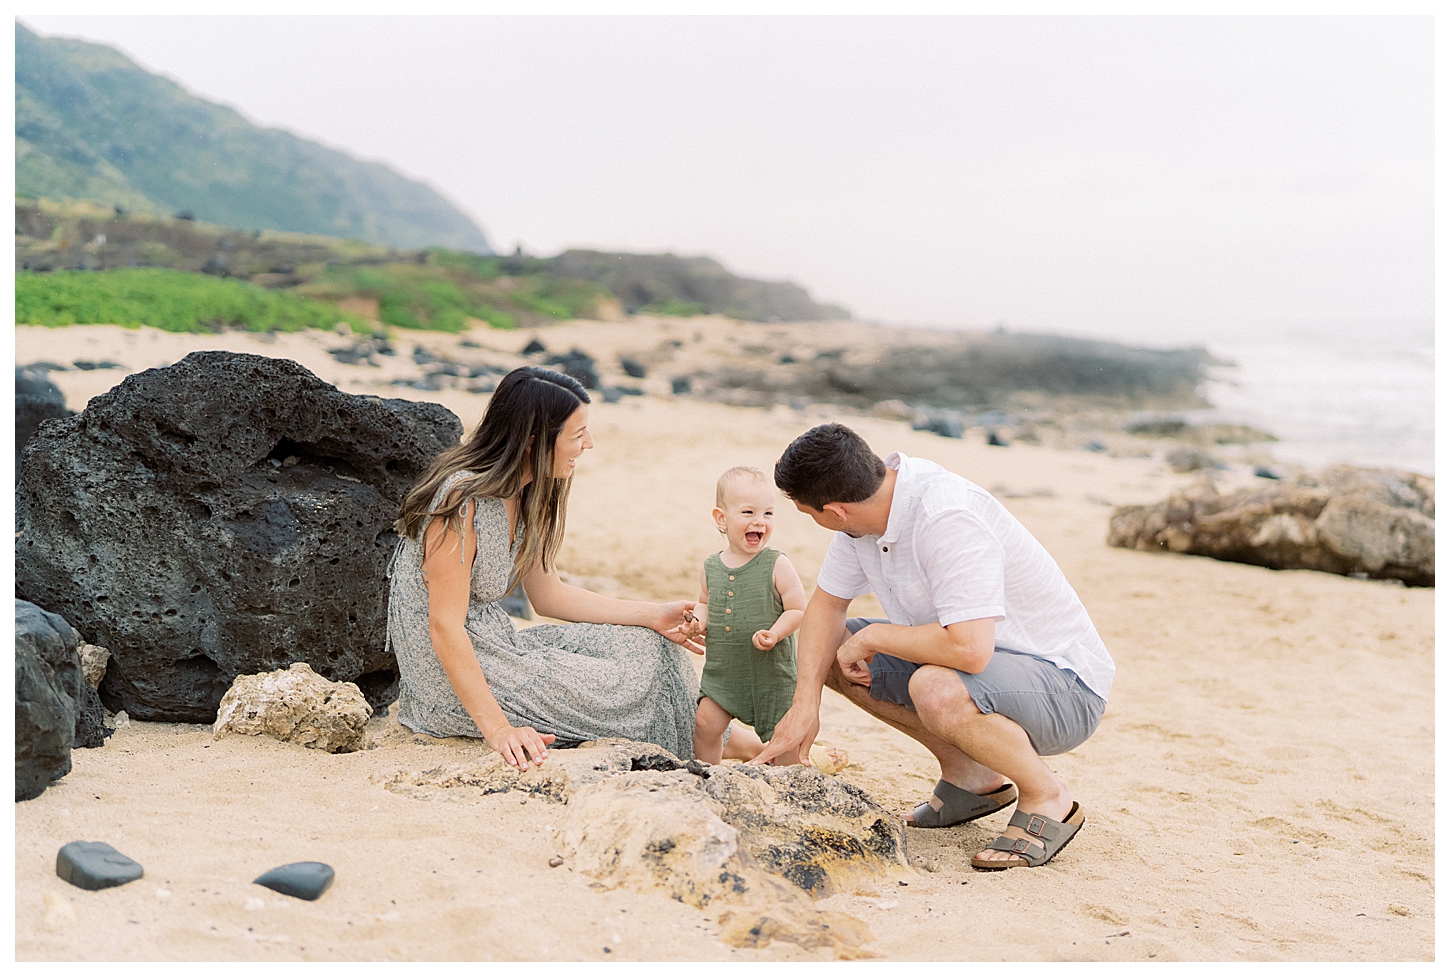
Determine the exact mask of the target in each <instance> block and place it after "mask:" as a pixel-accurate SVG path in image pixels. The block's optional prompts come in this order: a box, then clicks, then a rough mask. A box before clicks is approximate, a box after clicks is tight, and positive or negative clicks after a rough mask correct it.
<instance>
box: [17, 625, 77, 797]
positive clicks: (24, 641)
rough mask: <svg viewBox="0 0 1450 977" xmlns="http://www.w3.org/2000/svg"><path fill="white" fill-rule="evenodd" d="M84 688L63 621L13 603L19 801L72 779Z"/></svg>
mask: <svg viewBox="0 0 1450 977" xmlns="http://www.w3.org/2000/svg"><path fill="white" fill-rule="evenodd" d="M82 687H85V688H88V689H89V688H90V686H88V685H86V680H85V676H84V675H83V674H82V673H81V659H80V656H79V655H78V654H76V633H75V631H74V630H72V628H71V626H70V625H69V624H67V623H66V622H65V619H64V618H62V617H61V616H60V615H58V614H50V613H48V612H46V611H44V610H42V609H41V608H39V607H36V606H35V605H34V604H31V603H29V602H28V601H23V600H17V601H16V602H15V799H16V800H17V801H28V800H30V799H31V798H33V797H39V796H40V795H41V793H42V792H43V791H44V790H45V788H47V787H49V786H50V784H51V782H52V781H54V780H59V779H60V778H61V777H64V776H65V775H66V774H68V773H70V751H71V747H72V746H73V745H74V743H75V733H76V715H77V713H78V711H79V710H78V706H77V700H79V699H80V697H81V688H82Z"/></svg>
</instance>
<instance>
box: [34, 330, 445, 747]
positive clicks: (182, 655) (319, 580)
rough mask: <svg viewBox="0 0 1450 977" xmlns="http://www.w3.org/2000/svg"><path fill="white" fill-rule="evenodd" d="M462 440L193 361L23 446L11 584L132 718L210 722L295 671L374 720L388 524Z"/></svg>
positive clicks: (324, 394)
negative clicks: (104, 655)
mask: <svg viewBox="0 0 1450 977" xmlns="http://www.w3.org/2000/svg"><path fill="white" fill-rule="evenodd" d="M461 432H462V425H461V424H460V423H459V421H458V419H457V418H456V417H454V416H453V414H452V413H450V412H449V411H447V410H446V409H444V408H443V407H440V406H438V405H437V404H429V403H415V402H413V401H406V400H382V399H380V398H377V397H363V396H354V395H351V394H346V393H342V392H341V391H339V390H337V389H336V388H335V387H333V386H331V385H330V384H327V383H324V382H322V381H321V380H319V379H318V378H317V377H316V376H314V375H313V374H312V373H310V372H309V371H307V370H306V369H304V368H303V367H301V366H299V365H298V364H296V363H294V362H292V361H290V360H281V359H272V358H268V357H262V356H253V355H248V354H242V353H228V352H222V351H205V352H198V353H192V354H191V355H190V356H188V357H186V358H185V359H184V360H181V361H180V362H179V363H176V364H173V365H172V366H168V367H162V368H158V369H153V370H147V371H145V372H143V373H137V374H133V375H131V376H129V377H127V378H126V379H125V380H124V381H123V382H122V383H120V384H119V385H118V386H116V387H115V388H113V389H112V390H110V391H109V392H107V393H105V394H102V395H101V396H99V397H97V398H95V399H94V400H92V401H91V402H90V404H89V406H87V408H86V409H85V411H83V412H82V413H81V414H79V415H77V416H75V417H71V418H67V419H65V420H63V421H60V422H57V423H53V424H47V425H46V426H45V429H44V430H42V431H41V432H40V433H39V434H37V435H36V437H35V438H34V440H33V441H32V443H31V445H30V447H29V448H28V449H27V451H26V454H25V468H24V469H23V470H22V472H21V478H20V485H19V489H18V492H17V509H18V515H19V517H20V520H21V522H22V525H23V528H24V531H23V533H22V534H21V536H19V537H18V538H17V540H16V589H17V591H18V593H19V594H20V595H21V596H24V597H26V598H28V599H30V600H34V601H35V602H37V603H39V604H42V605H44V606H45V607H48V608H52V609H54V610H56V611H57V612H59V613H61V614H63V615H64V616H65V617H66V619H67V620H68V621H70V622H71V623H72V624H73V625H74V626H75V627H76V628H78V629H79V630H80V631H81V632H82V633H83V634H85V635H86V636H87V637H88V638H89V640H91V641H93V642H95V643H96V644H100V645H104V646H105V647H106V648H109V649H110V651H111V660H110V663H109V665H108V667H107V669H106V676H105V679H104V680H103V681H102V683H101V688H100V691H101V698H102V700H103V701H105V703H106V704H107V705H108V706H109V707H110V708H112V709H113V710H116V711H120V710H123V709H124V710H125V711H126V712H127V713H128V714H129V715H130V716H131V718H133V719H147V720H167V721H177V722H206V723H210V722H212V721H213V720H214V719H215V718H216V712H217V706H218V704H219V703H220V702H221V698H222V695H223V694H224V693H225V692H226V690H227V688H228V687H229V686H230V685H231V683H232V680H233V679H235V678H236V677H237V676H238V675H250V674H256V673H258V672H270V671H274V670H276V669H278V668H285V667H286V666H287V665H289V664H291V663H293V662H296V661H303V662H307V663H308V664H309V665H311V666H312V668H313V669H314V670H315V671H316V672H317V673H318V674H320V675H322V676H323V677H325V678H328V679H333V680H339V681H353V682H356V683H357V685H358V686H359V688H360V689H361V690H362V692H363V694H364V695H365V696H366V697H367V699H368V701H369V702H370V703H371V704H372V705H373V707H374V708H378V707H381V706H385V705H386V704H387V703H389V702H391V701H392V700H393V699H394V698H396V694H397V693H396V689H397V663H396V660H395V659H394V657H393V656H392V655H391V654H390V653H388V652H387V651H386V650H385V636H386V625H387V581H386V577H385V571H386V566H387V562H388V559H389V557H390V556H391V554H392V550H393V545H394V541H395V538H396V537H395V536H394V534H393V532H392V523H393V520H394V518H395V517H396V515H397V506H398V503H399V501H400V500H401V499H402V497H403V495H404V493H405V492H406V491H407V489H408V488H409V487H410V486H411V485H412V483H413V482H414V481H415V480H416V479H417V478H418V477H419V476H420V475H421V474H422V472H423V470H424V469H425V467H426V466H427V465H428V463H429V462H430V461H431V460H432V458H433V457H434V456H435V455H436V454H437V453H438V452H439V451H441V450H443V449H445V448H447V447H450V446H452V445H454V444H456V443H457V442H458V438H459V435H460V433H461Z"/></svg>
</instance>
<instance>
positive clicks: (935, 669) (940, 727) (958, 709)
mask: <svg viewBox="0 0 1450 977" xmlns="http://www.w3.org/2000/svg"><path fill="white" fill-rule="evenodd" d="M910 688H911V700H912V701H913V702H914V703H916V709H917V713H916V714H917V717H918V721H919V722H920V723H921V725H922V726H923V727H924V729H925V730H927V731H928V732H929V733H931V734H932V735H935V736H937V737H940V738H941V739H943V740H945V741H946V742H948V743H950V744H951V745H952V746H954V747H956V749H958V750H960V751H961V752H962V753H963V754H965V755H967V756H969V757H972V758H973V759H974V760H975V761H976V762H977V763H979V764H984V765H986V766H988V767H990V769H992V770H1000V771H1001V772H1002V774H1003V775H1005V776H1007V777H1010V778H1011V780H1012V782H1013V783H1014V784H1016V785H1017V810H1019V811H1022V812H1024V813H1027V814H1044V815H1046V816H1047V817H1050V818H1052V819H1053V820H1055V821H1061V820H1062V819H1063V818H1064V817H1066V816H1067V813H1068V811H1070V810H1071V809H1072V794H1071V792H1069V791H1068V789H1067V785H1066V784H1064V783H1063V782H1062V781H1060V780H1058V779H1057V778H1056V777H1055V776H1053V774H1052V771H1051V770H1049V769H1048V768H1047V764H1046V763H1044V762H1043V761H1042V758H1041V757H1040V756H1038V755H1037V751H1036V750H1034V749H1033V748H1032V742H1031V740H1029V739H1028V738H1027V733H1026V732H1025V731H1024V730H1023V729H1022V727H1021V726H1018V725H1017V724H1016V723H1014V722H1013V721H1012V720H1010V719H1008V718H1007V717H1006V716H1000V715H997V714H995V713H983V712H982V711H981V710H980V709H978V708H977V704H976V702H974V701H973V700H972V696H971V693H969V692H968V691H967V687H966V686H965V685H963V684H962V680H961V678H960V677H958V675H957V674H956V672H954V671H952V670H951V669H949V668H943V667H941V666H939V665H923V666H922V667H921V668H918V669H917V670H916V672H915V673H914V674H913V675H912V676H911V686H910ZM903 732H905V731H904V730H903ZM1003 833H1004V834H1005V835H1007V836H1008V837H1009V838H1013V839H1022V838H1027V837H1028V835H1027V834H1026V833H1025V832H1023V831H1022V830H1021V829H1020V828H1013V827H1008V828H1007V830H1006V831H1004V832H1003ZM977 857H979V858H981V859H983V860H993V861H997V860H1000V861H1006V860H1009V859H1012V858H1015V857H1016V856H1014V855H1012V854H1011V853H1010V852H1004V851H994V850H991V849H988V850H985V851H983V852H982V853H981V854H979V855H978V856H977Z"/></svg>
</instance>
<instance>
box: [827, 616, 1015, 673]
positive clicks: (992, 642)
mask: <svg viewBox="0 0 1450 977" xmlns="http://www.w3.org/2000/svg"><path fill="white" fill-rule="evenodd" d="M996 636H997V619H996V618H991V617H983V618H978V619H977V620H975V621H958V622H957V623H955V624H948V625H947V626H946V627H942V626H941V625H939V624H918V625H916V626H914V627H907V626H905V625H899V624H868V625H866V626H865V627H864V628H862V629H861V630H860V631H857V632H856V633H855V634H853V635H851V637H850V638H848V639H847V640H846V641H845V642H843V643H842V644H841V647H840V648H839V649H838V650H837V652H836V658H837V660H838V661H839V662H840V663H841V664H842V665H849V664H851V663H853V662H858V661H870V660H871V658H872V657H873V656H874V655H877V654H883V655H891V656H892V657H894V658H900V659H903V660H904V661H909V662H916V663H917V664H918V665H943V666H945V667H947V668H955V669H956V670H957V671H959V672H968V673H970V674H973V675H975V674H977V673H979V672H981V671H982V670H983V669H984V668H986V667H987V663H988V662H990V661H991V660H992V652H993V650H994V649H995V647H996Z"/></svg>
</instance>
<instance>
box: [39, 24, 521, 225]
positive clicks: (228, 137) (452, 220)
mask: <svg viewBox="0 0 1450 977" xmlns="http://www.w3.org/2000/svg"><path fill="white" fill-rule="evenodd" d="M15 193H16V196H18V197H25V198H40V197H50V198H54V199H67V198H73V199H82V200H95V201H99V202H101V203H105V204H115V205H119V206H122V207H126V208H132V209H138V210H148V211H153V212H155V213H157V214H159V215H170V214H172V213H187V214H190V215H192V216H194V217H195V218H196V219H197V220H202V221H208V222H210V223H213V224H220V225H223V226H226V227H236V228H260V229H266V230H277V231H295V232H300V233H304V234H325V235H328V236H331V237H340V238H359V239H361V240H364V241H369V242H372V243H375V244H384V245H388V246H390V247H394V248H422V247H430V246H433V247H447V248H455V249H459V250H464V251H472V252H475V253H481V254H492V253H493V252H492V249H491V248H490V247H489V244H488V239H487V238H486V237H485V236H484V233H483V231H482V230H480V229H479V227H478V225H477V224H475V223H474V222H473V221H472V220H471V219H470V218H469V217H468V216H467V215H466V214H464V213H462V212H461V211H459V210H458V209H457V208H456V207H454V206H453V205H452V204H450V203H449V202H448V201H447V200H445V199H443V197H442V196H441V195H440V194H438V192H437V191H435V190H433V189H432V188H430V187H428V186H426V185H425V184H422V183H419V182H417V181H416V180H410V179H408V178H407V177H404V176H402V175H401V174H399V173H397V172H395V171H393V170H391V169H389V168H388V167H387V166H385V165H383V164H382V163H369V162H365V161H363V160H359V159H354V158H353V157H351V156H349V155H347V154H346V153H343V152H339V151H338V150H335V149H328V148H327V147H325V146H321V145H319V144H317V143H314V142H310V141H308V140H306V139H302V138H299V137H297V136H294V135H292V134H290V133H287V132H283V131H282V130H280V129H263V128H261V127H259V126H256V125H253V124H252V123H250V122H248V121H247V120H246V119H245V118H243V117H242V116H241V115H240V114H239V113H237V112H236V111H234V110H232V109H229V108H226V107H225V106H222V105H216V104H214V103H212V102H207V101H205V100H203V99H200V98H197V97H196V96H195V95H192V94H190V93H189V92H187V91H186V90H185V89H183V88H181V87H180V86H179V85H177V84H175V83H173V82H171V81H168V80H166V79H165V78H162V77H160V76H159V75H154V74H151V73H150V72H148V71H146V70H145V69H143V68H141V67H140V66H138V65H137V64H135V63H134V62H132V61H131V60H130V59H128V58H127V57H126V56H125V55H123V54H121V53H120V52H119V51H116V50H115V49H113V48H109V47H105V46H103V45H99V44H88V43H86V42H84V41H75V40H69V39H66V38H60V37H41V36H39V35H37V34H35V33H34V32H32V31H30V30H28V29H26V28H25V27H24V26H22V25H20V24H19V23H17V24H16V25H15Z"/></svg>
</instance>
